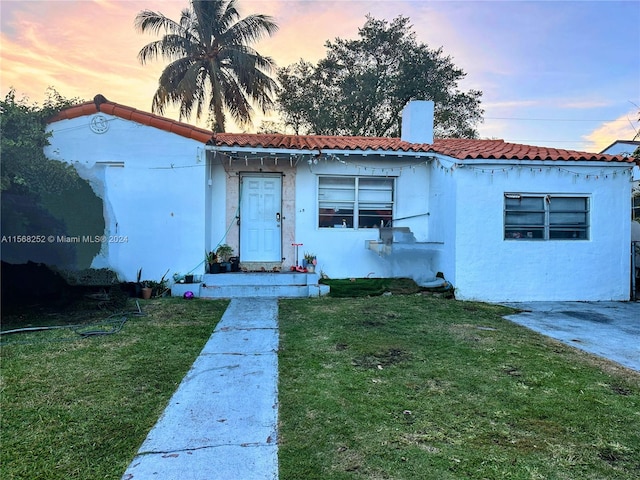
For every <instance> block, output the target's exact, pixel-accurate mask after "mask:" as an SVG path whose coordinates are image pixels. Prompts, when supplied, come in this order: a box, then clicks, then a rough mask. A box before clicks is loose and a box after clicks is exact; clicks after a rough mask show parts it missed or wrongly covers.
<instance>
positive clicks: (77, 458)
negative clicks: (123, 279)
mask: <svg viewBox="0 0 640 480" xmlns="http://www.w3.org/2000/svg"><path fill="white" fill-rule="evenodd" d="M378 283H379V282H378ZM378 283H376V282H372V285H371V286H375V288H376V289H377V293H381V292H382V291H384V290H391V291H392V292H394V293H393V294H392V295H387V296H385V295H382V296H373V297H367V298H362V297H361V298H319V299H301V300H282V301H281V302H280V313H279V319H280V330H281V346H280V347H281V348H280V352H279V362H280V385H279V404H280V405H279V407H280V411H279V413H280V431H279V441H280V445H279V462H280V479H281V480H300V479H305V480H306V479H323V480H324V479H359V478H361V479H430V478H432V479H467V478H469V479H504V478H510V479H536V478H540V479H596V478H597V479H605V478H606V479H618V478H620V479H632V478H633V479H635V478H638V476H639V474H640V375H639V374H637V373H634V372H631V371H629V370H625V369H623V368H621V367H619V366H617V365H615V364H612V363H609V362H606V361H603V360H600V359H597V358H595V357H592V356H590V355H588V354H585V353H582V352H580V351H577V350H574V349H572V348H570V347H567V346H564V345H561V344H559V343H557V342H554V341H552V340H549V339H546V338H544V337H542V336H540V335H538V334H535V333H533V332H530V331H528V330H526V329H524V328H522V327H520V326H517V325H515V324H513V323H511V322H508V321H506V320H504V319H502V317H501V316H502V315H504V314H506V313H507V312H508V311H509V310H507V309H506V308H503V307H498V306H491V305H486V304H480V303H470V302H457V301H455V300H452V299H447V298H445V297H444V296H438V297H436V296H433V295H425V294H423V293H415V291H414V289H412V288H410V285H405V284H402V283H396V284H394V285H382V286H381V285H378ZM374 284H375V285H374ZM348 286H349V284H348V283H346V284H345V285H342V286H341V285H335V286H332V289H334V293H336V294H337V295H338V296H341V295H346V292H344V291H342V288H343V287H348ZM334 287H335V288H334ZM358 288H360V286H359V287H358ZM367 288H368V287H367ZM365 290H366V288H365ZM409 292H413V293H409ZM401 293H402V294H401ZM141 305H142V310H143V312H144V313H145V316H134V315H131V316H128V320H127V322H126V323H124V325H122V329H121V330H119V331H117V332H116V333H115V334H113V335H93V336H89V337H86V338H84V337H82V336H80V335H78V334H77V333H75V332H76V331H77V332H80V333H87V332H91V331H100V330H103V331H110V330H112V329H115V330H117V328H115V327H118V326H119V323H118V322H119V320H120V317H119V316H117V317H115V321H114V322H115V323H108V322H105V321H104V319H105V313H104V312H101V311H96V310H95V309H94V310H92V311H89V310H85V311H74V312H68V313H67V314H65V316H64V318H61V317H60V315H54V314H52V313H51V312H46V311H43V312H35V313H34V312H31V313H30V317H29V318H30V320H31V323H32V324H36V323H37V324H39V325H44V324H47V325H58V324H60V322H61V321H63V320H64V321H65V322H66V323H69V324H74V325H83V326H81V327H76V328H75V329H56V330H46V331H41V332H31V333H19V334H12V335H3V336H2V337H1V340H2V342H3V344H4V345H3V346H2V369H1V374H2V396H1V398H0V401H1V405H2V418H1V425H0V427H1V428H0V435H1V437H0V441H1V445H2V449H1V452H0V460H1V462H2V463H1V464H2V478H3V479H25V480H26V479H28V480H34V479H46V480H56V479H82V480H93V479H113V480H118V479H119V478H120V477H121V475H122V473H123V472H124V470H125V469H126V467H127V465H128V464H129V462H130V461H131V459H132V458H133V456H134V454H135V452H136V451H137V449H138V447H139V446H140V444H141V443H142V441H143V440H144V438H145V436H146V434H147V433H148V431H149V429H150V428H151V427H152V426H153V425H154V424H155V422H156V421H157V419H158V417H159V415H160V414H161V412H162V410H163V409H164V407H165V405H166V404H167V401H168V400H169V398H170V396H171V395H172V393H173V392H174V391H175V389H176V387H177V385H178V384H179V382H180V380H181V379H182V378H183V376H184V374H185V373H186V372H187V370H188V369H189V366H190V365H191V364H192V362H193V360H194V359H195V358H196V356H197V355H198V353H199V352H200V350H201V349H202V347H203V345H204V343H205V342H206V340H207V339H208V338H209V336H210V335H211V332H212V331H213V329H214V327H215V325H216V323H217V322H218V320H219V319H220V318H221V316H222V313H223V312H224V309H225V306H226V302H224V301H200V300H193V301H189V302H187V301H184V300H182V299H170V298H164V299H157V300H150V301H144V302H141ZM129 309H130V310H131V309H133V305H132V304H131V301H130V304H129ZM99 320H100V322H99ZM25 322H26V319H25V318H18V317H7V318H3V327H2V328H3V330H6V329H9V328H14V327H17V326H18V324H20V325H22V326H26V325H27V323H25ZM114 325H115V327H114Z"/></svg>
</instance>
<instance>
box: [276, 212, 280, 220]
mask: <svg viewBox="0 0 640 480" xmlns="http://www.w3.org/2000/svg"><path fill="white" fill-rule="evenodd" d="M276 222H280V212H278V213H276Z"/></svg>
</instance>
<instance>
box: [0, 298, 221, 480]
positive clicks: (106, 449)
mask: <svg viewBox="0 0 640 480" xmlns="http://www.w3.org/2000/svg"><path fill="white" fill-rule="evenodd" d="M226 304H227V302H224V301H204V300H203V301H200V300H193V301H190V302H185V301H184V300H182V299H169V298H164V299H157V300H146V301H140V305H141V309H142V311H143V312H144V314H145V315H144V316H136V315H128V316H127V321H126V323H124V324H123V325H121V318H122V316H120V315H118V316H116V317H113V318H112V319H107V317H108V316H109V312H105V311H101V310H99V309H97V308H96V306H95V305H93V306H88V307H86V308H74V309H73V310H69V311H68V312H66V313H65V314H64V315H61V314H60V313H56V312H52V311H49V310H30V311H29V312H28V315H17V314H16V315H13V316H5V318H3V330H8V329H11V328H18V327H26V326H31V325H38V326H40V325H50V326H60V325H65V324H66V325H69V324H73V325H76V326H75V327H74V328H63V329H55V330H46V331H41V332H28V333H16V334H9V335H3V336H2V337H1V339H2V342H3V346H2V369H1V374H2V375H1V380H2V383H1V387H2V393H1V397H0V402H1V405H2V418H1V423H0V444H1V445H2V449H1V453H0V461H1V465H2V467H1V468H2V475H1V477H2V478H3V479H4V480H9V479H24V480H38V479H42V480H56V479H60V480H62V479H65V480H69V479H79V480H90V479H114V480H115V479H119V478H120V477H121V476H122V473H123V472H124V471H125V469H126V468H127V466H128V464H129V462H130V461H131V460H132V459H133V456H134V455H135V453H136V451H137V450H138V448H139V446H140V445H141V444H142V441H143V440H144V439H145V437H146V435H147V433H148V431H149V430H150V429H151V427H152V426H153V425H154V424H155V423H156V421H157V420H158V417H159V416H160V414H161V413H162V411H163V410H164V408H165V406H166V404H167V402H168V401H169V398H170V397H171V395H172V394H173V392H174V391H175V389H176V387H177V386H178V384H179V383H180V381H181V380H182V378H183V377H184V375H185V374H186V372H187V371H188V370H189V367H190V366H191V364H192V363H193V361H194V360H195V358H196V357H197V356H198V353H199V352H200V350H201V349H202V347H203V346H204V344H205V343H206V341H207V339H208V338H209V337H210V335H211V332H212V331H213V329H214V328H215V325H216V324H217V322H218V321H219V319H220V318H221V316H222V314H223V313H224V309H225V307H226ZM127 307H128V309H129V310H134V309H135V308H137V307H135V304H133V301H132V300H130V301H129V304H128V305H127ZM21 317H22V318H21ZM27 318H28V320H27ZM106 320H108V321H106ZM120 326H121V327H122V328H121V329H120V330H119V331H118V328H119V327H120ZM96 331H106V332H108V331H117V333H115V334H113V335H92V336H87V337H83V336H82V335H79V334H78V333H84V334H85V335H86V334H87V332H96ZM76 332H78V333H76Z"/></svg>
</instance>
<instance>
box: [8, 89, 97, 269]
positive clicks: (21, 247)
mask: <svg viewBox="0 0 640 480" xmlns="http://www.w3.org/2000/svg"><path fill="white" fill-rule="evenodd" d="M80 102H81V100H79V99H77V98H74V99H65V98H63V97H62V96H61V95H60V94H59V93H58V92H57V91H56V90H54V89H53V88H49V89H48V90H47V92H46V99H45V101H44V103H43V105H42V106H39V105H37V104H29V100H28V98H26V97H22V98H21V99H17V98H16V93H15V90H14V89H13V88H12V89H10V90H9V92H8V93H7V95H6V96H5V98H4V100H3V101H0V149H1V151H2V162H1V163H0V204H1V216H0V228H1V230H2V238H3V240H2V259H3V261H6V262H10V263H16V264H17V263H26V262H27V261H34V262H41V263H47V264H55V265H60V266H73V265H78V264H79V262H80V261H82V262H83V264H86V265H87V266H88V264H90V262H91V259H92V258H93V256H94V255H95V254H96V253H97V251H99V248H100V246H99V245H85V246H84V250H83V251H79V249H74V248H72V247H71V246H70V245H67V244H64V243H48V242H44V243H43V242H41V241H36V242H33V241H25V240H23V239H22V237H24V236H29V237H33V236H37V235H38V236H49V235H54V236H57V235H69V234H70V233H71V232H70V229H72V228H73V227H74V226H76V228H77V225H78V223H82V224H83V225H87V224H89V223H90V222H93V223H92V225H94V226H95V228H97V229H98V230H97V232H95V233H102V231H103V230H104V219H103V215H102V203H101V200H100V199H99V198H97V197H96V196H95V194H94V193H93V191H92V189H91V187H90V186H89V185H88V183H87V182H86V181H85V180H83V179H82V178H80V176H79V175H78V173H77V171H76V170H75V168H73V166H71V165H69V164H67V163H64V162H59V161H56V160H49V159H48V158H47V157H46V156H45V155H44V151H43V149H44V147H45V146H47V145H49V138H50V136H51V133H47V132H46V130H45V127H46V124H47V120H48V119H49V118H51V117H52V116H53V115H54V114H55V113H57V112H59V111H60V110H62V109H64V108H67V107H69V106H71V105H74V104H77V103H80ZM76 204H81V205H83V208H82V211H81V212H80V211H79V210H78V209H77V208H75V205H76ZM69 206H73V207H74V208H69ZM78 217H81V218H80V219H79V220H78ZM84 233H87V232H84ZM91 233H94V232H93V231H92V232H91ZM16 237H20V239H18V240H16ZM5 239H6V240H7V241H6V242H5Z"/></svg>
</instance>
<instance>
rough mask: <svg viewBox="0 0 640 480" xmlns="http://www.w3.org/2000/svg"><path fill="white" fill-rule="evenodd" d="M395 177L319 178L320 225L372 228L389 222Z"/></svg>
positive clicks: (325, 226) (326, 226) (327, 226)
mask: <svg viewBox="0 0 640 480" xmlns="http://www.w3.org/2000/svg"><path fill="white" fill-rule="evenodd" d="M393 187H394V179H393V178H388V177H384V178H381V177H320V178H319V183H318V225H319V226H320V227H324V228H343V227H346V228H372V227H379V226H380V225H382V224H384V225H390V224H391V220H392V212H393V190H394V188H393Z"/></svg>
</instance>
